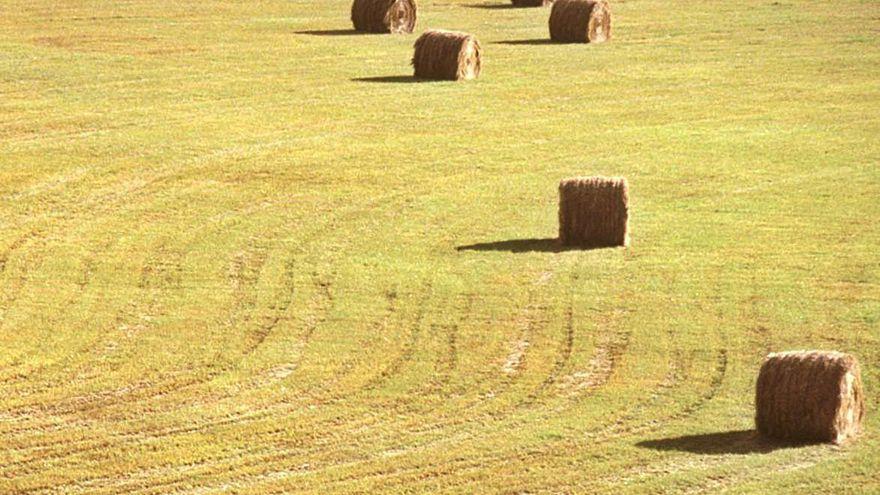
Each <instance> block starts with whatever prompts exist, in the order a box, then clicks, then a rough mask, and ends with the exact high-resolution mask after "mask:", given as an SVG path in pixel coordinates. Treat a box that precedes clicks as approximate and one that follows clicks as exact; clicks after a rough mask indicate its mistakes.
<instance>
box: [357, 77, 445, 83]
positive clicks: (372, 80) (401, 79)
mask: <svg viewBox="0 0 880 495" xmlns="http://www.w3.org/2000/svg"><path fill="white" fill-rule="evenodd" d="M352 81H355V82H369V83H400V84H404V83H430V82H436V81H434V80H433V79H419V78H418V77H416V76H375V77H355V78H354V79H352Z"/></svg>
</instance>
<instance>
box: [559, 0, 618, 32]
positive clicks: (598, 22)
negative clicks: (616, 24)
mask: <svg viewBox="0 0 880 495" xmlns="http://www.w3.org/2000/svg"><path fill="white" fill-rule="evenodd" d="M550 39H552V40H553V41H558V42H561V43H601V42H603V41H606V40H609V39H611V6H610V5H609V4H608V2H607V1H606V0H556V2H554V3H553V9H552V10H551V11H550Z"/></svg>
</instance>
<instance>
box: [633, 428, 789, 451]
mask: <svg viewBox="0 0 880 495" xmlns="http://www.w3.org/2000/svg"><path fill="white" fill-rule="evenodd" d="M636 445H638V446H639V447H643V448H646V449H654V450H664V451H670V450H675V451H679V452H690V453H692V454H716V455H720V454H740V455H745V454H767V453H770V452H773V451H774V450H779V449H786V448H791V447H798V446H800V445H802V444H795V443H787V442H777V441H773V440H768V439H765V438H763V437H761V436H760V435H759V434H758V432H757V431H755V430H738V431H725V432H720V433H706V434H703V435H687V436H683V437H674V438H661V439H658V440H645V441H643V442H639V443H637V444H636Z"/></svg>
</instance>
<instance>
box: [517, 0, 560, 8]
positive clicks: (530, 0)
mask: <svg viewBox="0 0 880 495" xmlns="http://www.w3.org/2000/svg"><path fill="white" fill-rule="evenodd" d="M510 2H511V3H512V4H513V6H514V7H545V6H547V5H550V4H551V3H553V0H510Z"/></svg>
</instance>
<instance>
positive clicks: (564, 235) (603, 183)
mask: <svg viewBox="0 0 880 495" xmlns="http://www.w3.org/2000/svg"><path fill="white" fill-rule="evenodd" d="M628 229H629V187H628V185H627V182H626V179H625V178H622V177H574V178H570V179H563V180H562V181H561V182H560V183H559V240H560V242H561V243H562V245H564V246H579V247H608V246H626V245H627V243H628V242H629V232H628Z"/></svg>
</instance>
